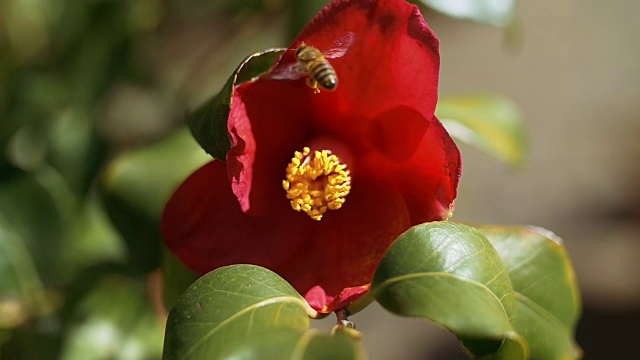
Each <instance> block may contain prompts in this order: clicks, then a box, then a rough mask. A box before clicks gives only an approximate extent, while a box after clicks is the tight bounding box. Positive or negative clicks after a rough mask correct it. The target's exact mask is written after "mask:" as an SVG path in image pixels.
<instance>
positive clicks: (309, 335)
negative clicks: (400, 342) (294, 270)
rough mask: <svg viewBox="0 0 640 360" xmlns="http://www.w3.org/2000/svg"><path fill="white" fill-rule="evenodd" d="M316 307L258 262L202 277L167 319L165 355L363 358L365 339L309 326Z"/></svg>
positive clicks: (251, 357) (256, 357)
mask: <svg viewBox="0 0 640 360" xmlns="http://www.w3.org/2000/svg"><path fill="white" fill-rule="evenodd" d="M309 315H315V311H314V310H313V309H311V308H310V307H309V305H308V304H307V302H306V301H305V300H304V298H302V297H301V296H300V294H298V293H297V292H296V290H295V289H293V288H292V287H291V285H289V284H288V283H287V282H286V281H285V280H283V279H282V278H280V277H279V276H278V275H277V274H275V273H273V272H272V271H270V270H267V269H265V268H261V267H258V266H254V265H233V266H227V267H223V268H219V269H217V270H214V271H212V272H210V273H208V274H207V275H205V276H203V277H202V278H200V279H198V280H197V281H196V282H195V283H194V284H193V285H192V286H191V287H190V288H189V289H188V290H187V291H186V292H185V294H184V295H183V296H182V297H181V298H180V299H179V301H178V303H177V304H176V306H175V307H174V308H173V309H172V310H171V313H170V314H169V319H168V321H167V331H166V336H165V344H164V354H163V358H164V359H218V358H234V359H236V358H237V359H359V358H362V357H363V354H362V349H361V347H360V344H359V342H357V341H356V340H355V339H354V338H352V337H350V336H349V335H348V334H346V333H342V332H338V333H337V334H336V335H334V336H330V335H326V334H321V333H319V332H317V331H315V330H309V329H308V328H309V321H310V320H309Z"/></svg>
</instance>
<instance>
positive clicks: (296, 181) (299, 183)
mask: <svg viewBox="0 0 640 360" xmlns="http://www.w3.org/2000/svg"><path fill="white" fill-rule="evenodd" d="M286 173H287V175H286V179H285V180H282V187H283V188H284V190H285V191H286V192H287V199H289V200H291V207H292V208H293V210H296V211H304V212H305V213H307V215H309V216H310V217H311V218H312V219H313V220H318V221H319V220H321V219H322V215H323V214H324V213H325V212H327V210H337V209H340V208H341V207H342V204H344V201H345V198H346V196H347V195H348V194H349V192H350V191H351V176H350V175H349V170H347V166H346V165H345V164H342V163H340V160H339V159H338V157H337V156H335V155H333V154H332V153H331V151H330V150H322V151H318V150H315V151H314V152H313V154H312V155H311V149H309V148H308V147H305V148H304V149H303V150H302V152H300V151H296V152H295V154H294V156H293V158H292V159H291V162H290V163H289V165H287V171H286Z"/></svg>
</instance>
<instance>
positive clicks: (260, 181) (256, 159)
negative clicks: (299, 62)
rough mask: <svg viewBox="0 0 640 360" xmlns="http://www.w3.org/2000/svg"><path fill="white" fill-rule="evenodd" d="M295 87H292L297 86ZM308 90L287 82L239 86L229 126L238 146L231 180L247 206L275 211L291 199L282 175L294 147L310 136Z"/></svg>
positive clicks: (231, 159)
mask: <svg viewBox="0 0 640 360" xmlns="http://www.w3.org/2000/svg"><path fill="white" fill-rule="evenodd" d="M292 87H293V89H292ZM301 97H304V92H303V91H300V90H299V89H295V85H293V84H291V83H286V82H270V83H266V84H265V81H263V80H258V81H257V82H255V83H247V84H244V85H242V86H240V87H238V88H237V89H236V92H235V94H234V96H233V99H232V106H231V111H230V114H229V121H228V125H227V127H228V128H229V133H230V134H231V138H232V142H233V147H232V148H231V150H230V151H229V153H228V154H227V164H228V173H229V181H231V186H232V189H233V193H234V194H235V195H236V196H237V198H238V201H239V203H240V206H241V208H242V211H244V212H247V213H248V214H250V215H253V216H264V215H268V214H273V209H274V207H273V204H274V203H278V202H283V201H285V202H286V199H285V197H284V190H283V189H282V180H283V179H284V176H285V169H286V167H287V164H288V163H289V162H290V161H291V158H292V157H293V153H294V151H297V150H302V147H304V146H306V144H305V143H304V139H305V135H307V134H306V133H307V128H308V126H309V121H308V109H307V108H306V107H305V102H304V100H303V99H301Z"/></svg>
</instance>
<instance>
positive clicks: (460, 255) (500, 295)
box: [371, 222, 527, 359]
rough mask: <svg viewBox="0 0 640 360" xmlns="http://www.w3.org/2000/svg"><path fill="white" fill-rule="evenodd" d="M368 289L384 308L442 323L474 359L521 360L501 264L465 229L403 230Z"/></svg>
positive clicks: (440, 225)
mask: <svg viewBox="0 0 640 360" xmlns="http://www.w3.org/2000/svg"><path fill="white" fill-rule="evenodd" d="M371 288H372V291H373V293H374V294H375V298H376V300H377V301H378V302H379V303H380V304H381V305H382V306H383V307H384V308H386V309H387V310H389V311H391V312H393V313H395V314H398V315H402V316H411V317H421V318H426V319H430V320H432V321H435V322H437V323H439V324H441V325H443V326H444V327H446V328H447V329H449V330H450V331H452V332H453V333H455V334H456V335H457V336H458V337H459V338H460V339H462V340H463V342H464V343H465V346H466V347H467V348H468V349H469V350H470V351H471V352H472V353H474V354H475V355H476V356H482V355H490V354H493V353H495V352H496V351H508V353H509V355H510V356H514V355H516V357H509V356H507V357H509V358H513V359H517V358H518V357H517V356H518V355H517V354H520V355H519V356H520V358H526V353H527V349H526V342H525V341H523V340H522V339H521V337H520V336H518V334H517V333H516V332H515V330H514V328H513V326H512V324H511V318H513V316H514V314H515V306H516V303H515V298H514V294H513V288H512V287H511V282H510V280H509V277H508V275H507V273H506V271H505V269H504V266H503V265H502V261H501V260H500V257H499V255H498V253H497V252H496V251H495V249H494V248H493V247H492V246H491V243H489V241H488V240H487V239H486V238H485V237H484V236H482V235H481V234H480V233H478V232H477V231H475V230H474V229H472V228H470V227H468V226H465V225H461V224H454V223H448V222H433V223H427V224H423V225H419V226H416V227H413V228H411V229H409V230H408V231H407V232H405V233H404V234H402V235H401V236H400V237H399V238H398V239H397V240H396V242H395V243H394V244H393V245H392V246H391V248H390V249H389V251H388V252H387V254H386V255H385V257H384V258H383V260H382V262H381V263H380V266H379V267H378V270H377V271H376V274H375V277H374V280H373V283H372V285H371ZM503 342H504V343H503Z"/></svg>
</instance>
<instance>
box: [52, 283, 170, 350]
mask: <svg viewBox="0 0 640 360" xmlns="http://www.w3.org/2000/svg"><path fill="white" fill-rule="evenodd" d="M73 315H74V318H75V324H74V325H73V326H72V327H71V330H70V332H69V336H68V337H66V343H65V344H64V347H63V351H62V355H61V357H60V359H62V360H76V359H77V360H81V359H82V360H84V359H96V360H100V359H104V360H107V359H140V360H143V359H154V358H155V359H157V358H159V357H160V354H161V352H162V320H161V319H159V318H158V317H157V316H156V315H155V314H154V313H153V310H152V308H151V306H150V304H149V302H148V301H147V297H146V294H145V287H144V283H143V282H142V281H137V280H133V279H127V278H124V277H121V276H114V275H112V276H109V277H107V278H105V279H103V280H102V281H101V282H100V283H99V284H98V285H97V286H95V287H94V289H92V291H91V292H90V293H89V294H88V295H87V296H86V297H85V298H84V299H83V300H82V301H81V302H80V304H79V305H78V306H77V307H76V308H75V313H74V314H73Z"/></svg>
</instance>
